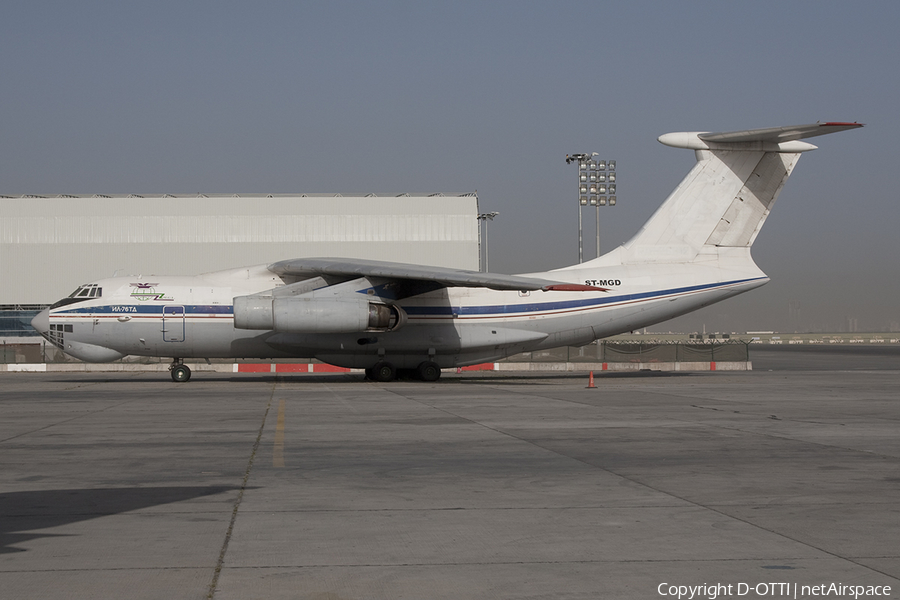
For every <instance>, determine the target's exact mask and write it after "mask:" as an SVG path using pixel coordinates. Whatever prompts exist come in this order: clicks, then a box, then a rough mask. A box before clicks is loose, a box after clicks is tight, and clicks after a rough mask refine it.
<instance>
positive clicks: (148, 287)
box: [131, 283, 173, 302]
mask: <svg viewBox="0 0 900 600" xmlns="http://www.w3.org/2000/svg"><path fill="white" fill-rule="evenodd" d="M157 285H159V284H158V283H132V284H131V287H133V288H135V289H133V290H131V297H132V298H134V299H135V300H137V301H138V302H146V301H148V300H156V301H161V302H171V301H172V300H173V298H171V297H170V298H166V297H165V296H166V294H165V292H157V291H156V289H155V286H157Z"/></svg>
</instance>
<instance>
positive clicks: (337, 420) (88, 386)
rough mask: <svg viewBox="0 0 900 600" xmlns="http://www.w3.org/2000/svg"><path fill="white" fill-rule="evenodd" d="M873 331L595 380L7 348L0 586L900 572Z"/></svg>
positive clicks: (128, 587) (432, 593)
mask: <svg viewBox="0 0 900 600" xmlns="http://www.w3.org/2000/svg"><path fill="white" fill-rule="evenodd" d="M855 350H856V349H852V350H848V351H846V352H844V353H843V354H840V353H836V352H832V351H831V349H829V350H828V351H825V350H821V351H814V350H808V351H797V350H794V349H791V350H790V351H787V350H782V349H777V350H775V349H767V350H757V349H755V348H754V349H753V350H752V354H751V359H752V360H753V361H754V369H755V370H754V371H752V372H715V373H678V374H674V373H672V374H667V373H659V372H642V373H633V374H632V373H610V374H603V375H600V374H598V375H597V377H596V385H597V388H596V389H588V388H586V385H587V378H586V377H585V376H584V375H583V374H558V375H557V374H553V375H548V374H533V373H528V374H522V373H513V374H508V373H502V372H500V373H464V374H463V375H460V376H457V375H455V374H445V376H444V378H443V379H442V380H441V381H439V382H436V383H421V382H405V381H399V382H394V383H389V384H380V383H371V382H364V381H362V379H361V377H360V376H358V375H315V374H309V375H297V376H289V377H274V376H271V375H258V376H257V375H248V376H235V375H230V374H221V373H195V376H194V378H192V380H191V381H190V382H189V383H187V384H175V383H173V382H172V381H171V380H169V378H168V375H167V374H165V373H83V374H71V373H2V374H0V411H2V413H0V467H2V471H0V473H2V474H0V596H2V597H3V598H42V599H45V598H48V599H53V598H73V599H81V598H85V599H86V598H92V599H94V598H116V599H124V598H140V599H143V598H148V599H149V598H154V599H156V598H172V599H177V598H215V599H222V600H224V599H242V600H245V599H252V598H266V599H269V598H292V599H301V600H344V599H371V598H391V599H432V598H435V599H451V598H452V599H461V598H499V599H506V598H516V599H521V598H525V599H545V598H547V599H549V598H554V599H557V598H561V599H579V600H580V599H595V598H657V597H658V598H662V597H666V598H668V597H672V598H675V597H677V595H678V591H679V590H678V588H677V586H702V585H707V586H714V585H716V584H721V585H723V586H728V585H731V586H732V587H731V588H730V590H729V588H718V589H717V590H716V593H715V595H714V596H713V597H716V596H717V597H720V598H722V597H735V598H737V597H740V598H761V597H767V598H772V597H798V598H807V597H809V598H812V597H823V596H825V594H821V593H814V592H813V590H812V588H811V586H816V585H826V586H827V585H829V584H832V583H834V584H837V585H854V586H856V585H861V586H891V590H890V592H888V595H887V596H885V595H879V596H877V597H879V598H884V597H893V598H897V597H898V591H900V504H898V497H900V436H898V425H900V394H898V389H900V355H898V354H897V353H892V351H888V350H889V349H887V348H886V349H884V352H881V353H877V352H876V353H874V354H868V353H865V352H863V353H859V352H855ZM848 352H849V354H848ZM782 583H783V584H787V587H785V586H780V585H777V584H782ZM739 584H744V585H746V586H747V587H746V588H741V587H739ZM795 584H796V585H797V588H796V590H794V589H793V588H792V587H791V586H794V585H795ZM761 585H764V586H765V587H760V586H761ZM802 586H809V587H808V589H807V590H804V588H803V587H802ZM870 589H871V590H872V593H871V594H868V595H865V594H864V595H859V596H858V597H860V598H862V597H875V594H876V593H878V592H879V591H880V592H881V593H882V594H883V593H884V592H885V590H884V588H875V587H873V588H870ZM710 591H711V590H710V588H709V587H707V588H706V589H705V590H702V591H701V590H697V593H696V594H695V596H694V597H695V598H697V597H705V598H710ZM741 591H743V592H744V593H743V594H739V592H741ZM804 591H807V592H808V593H805V594H804V593H803V592H804ZM701 592H705V593H701ZM776 592H777V593H776ZM782 592H784V593H782ZM795 592H796V595H795ZM830 597H832V598H834V597H844V598H846V597H853V596H852V595H848V594H837V595H836V594H830ZM682 598H688V595H687V591H685V595H683V596H682Z"/></svg>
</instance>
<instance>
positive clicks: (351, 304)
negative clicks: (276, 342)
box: [234, 296, 406, 333]
mask: <svg viewBox="0 0 900 600" xmlns="http://www.w3.org/2000/svg"><path fill="white" fill-rule="evenodd" d="M404 323H406V313H405V312H404V311H403V309H401V308H400V307H399V306H392V305H387V304H380V303H376V302H369V301H368V300H366V299H365V298H348V299H344V298H315V297H308V298H305V297H303V296H300V297H297V296H294V297H285V298H271V297H261V296H238V297H237V298H235V299H234V326H235V327H236V328H237V329H266V330H271V331H282V332H285V333H356V332H360V331H393V330H395V329H398V328H399V327H401V326H402V325H403V324H404Z"/></svg>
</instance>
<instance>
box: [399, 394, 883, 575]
mask: <svg viewBox="0 0 900 600" xmlns="http://www.w3.org/2000/svg"><path fill="white" fill-rule="evenodd" d="M497 391H500V390H497ZM391 392H392V393H394V394H396V395H398V396H400V397H402V398H405V399H407V400H411V401H413V402H417V403H419V404H422V405H424V406H428V407H430V408H432V409H433V410H438V411H440V412H443V413H445V414H448V415H452V416H454V417H456V418H459V419H464V420H466V421H468V422H470V423H472V424H474V425H478V426H481V427H484V428H485V429H489V430H491V431H494V432H496V433H499V434H500V435H504V436H508V437H511V438H513V439H516V440H519V441H521V442H525V443H526V444H530V445H533V446H535V447H537V448H541V449H542V450H545V451H547V452H551V453H553V454H556V455H557V456H561V457H564V458H568V459H570V460H575V461H577V462H580V463H582V464H584V465H587V466H588V467H591V468H594V469H599V470H601V471H605V472H607V473H609V474H610V475H614V476H616V477H620V478H622V479H624V480H626V481H630V482H631V483H633V484H635V485H639V486H642V487H645V488H647V489H649V490H652V491H654V492H656V493H659V494H663V495H665V496H668V497H670V498H675V499H677V500H681V501H682V502H685V503H688V504H690V505H691V506H695V507H698V508H701V509H705V510H709V511H711V512H714V513H716V514H717V515H719V516H721V517H724V518H726V519H731V520H734V521H737V522H739V523H744V524H745V525H748V526H750V527H753V528H755V529H759V530H761V531H765V532H767V533H769V534H771V535H775V536H777V537H781V538H784V539H786V540H790V541H792V542H794V543H796V544H800V545H802V546H806V547H807V548H812V549H813V550H816V551H818V552H821V553H823V554H825V555H828V556H830V557H832V558H836V559H839V560H844V561H847V562H850V563H853V564H855V565H857V566H859V567H862V568H864V569H867V570H869V571H872V572H875V573H879V574H881V575H884V576H886V577H890V578H891V579H894V580H898V581H900V578H898V577H896V576H894V575H891V574H890V573H888V572H886V571H884V570H880V569H876V568H875V567H872V566H869V565H866V564H863V563H861V562H859V561H858V560H854V559H853V557H849V556H841V555H839V554H836V553H834V552H832V551H830V550H826V549H825V548H820V547H818V546H816V545H815V544H812V543H810V542H806V541H803V540H801V539H798V538H796V537H792V536H789V535H787V534H785V533H781V532H778V531H774V530H772V529H770V528H767V527H764V526H762V525H760V524H757V523H754V522H752V521H749V520H747V519H745V518H741V517H738V516H736V515H731V514H728V513H727V512H724V507H723V509H718V508H716V505H712V504H710V505H704V504H702V503H700V502H697V501H695V500H690V499H688V498H683V497H681V496H679V495H678V494H675V493H672V492H668V491H665V490H663V489H660V488H657V487H654V486H652V485H650V484H649V483H646V482H643V481H639V480H637V479H634V478H632V477H629V476H627V475H623V474H621V473H617V472H616V471H614V470H612V469H610V468H608V467H601V466H598V465H595V464H592V463H590V462H588V461H585V460H583V459H581V458H578V457H575V456H569V455H568V454H563V453H562V452H559V451H557V450H554V449H552V448H548V447H546V446H543V445H541V444H540V443H539V442H537V441H533V440H529V439H526V438H523V437H520V436H518V435H516V434H514V433H511V432H508V431H504V430H502V429H498V428H497V427H493V426H491V425H487V424H486V423H481V422H479V421H476V420H473V419H470V418H468V417H465V416H462V415H458V414H456V413H454V412H451V411H449V410H447V409H444V408H440V407H438V406H435V405H431V404H428V403H426V402H423V401H421V400H418V399H417V398H414V397H412V396H406V395H403V394H401V393H399V392H398V391H394V390H391ZM528 395H531V396H533V397H541V396H540V394H537V393H532V394H528ZM547 400H556V398H551V397H547ZM562 401H563V402H565V400H562ZM675 420H678V419H675ZM713 427H716V426H715V425H713ZM725 429H727V428H725ZM737 431H742V432H743V430H740V429H737ZM746 433H754V432H746ZM757 435H768V434H764V433H758V434H757ZM774 437H778V436H774ZM782 439H785V438H782ZM786 439H791V438H786ZM817 445H818V444H817ZM827 447H828V448H833V446H827ZM876 456H877V455H876Z"/></svg>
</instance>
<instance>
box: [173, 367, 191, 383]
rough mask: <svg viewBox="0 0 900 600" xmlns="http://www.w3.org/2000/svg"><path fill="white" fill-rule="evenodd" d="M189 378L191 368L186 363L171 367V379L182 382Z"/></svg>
mask: <svg viewBox="0 0 900 600" xmlns="http://www.w3.org/2000/svg"><path fill="white" fill-rule="evenodd" d="M190 378H191V370H190V369H189V368H188V366H187V365H175V366H174V367H172V381H174V382H176V383H183V382H185V381H187V380H188V379H190Z"/></svg>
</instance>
